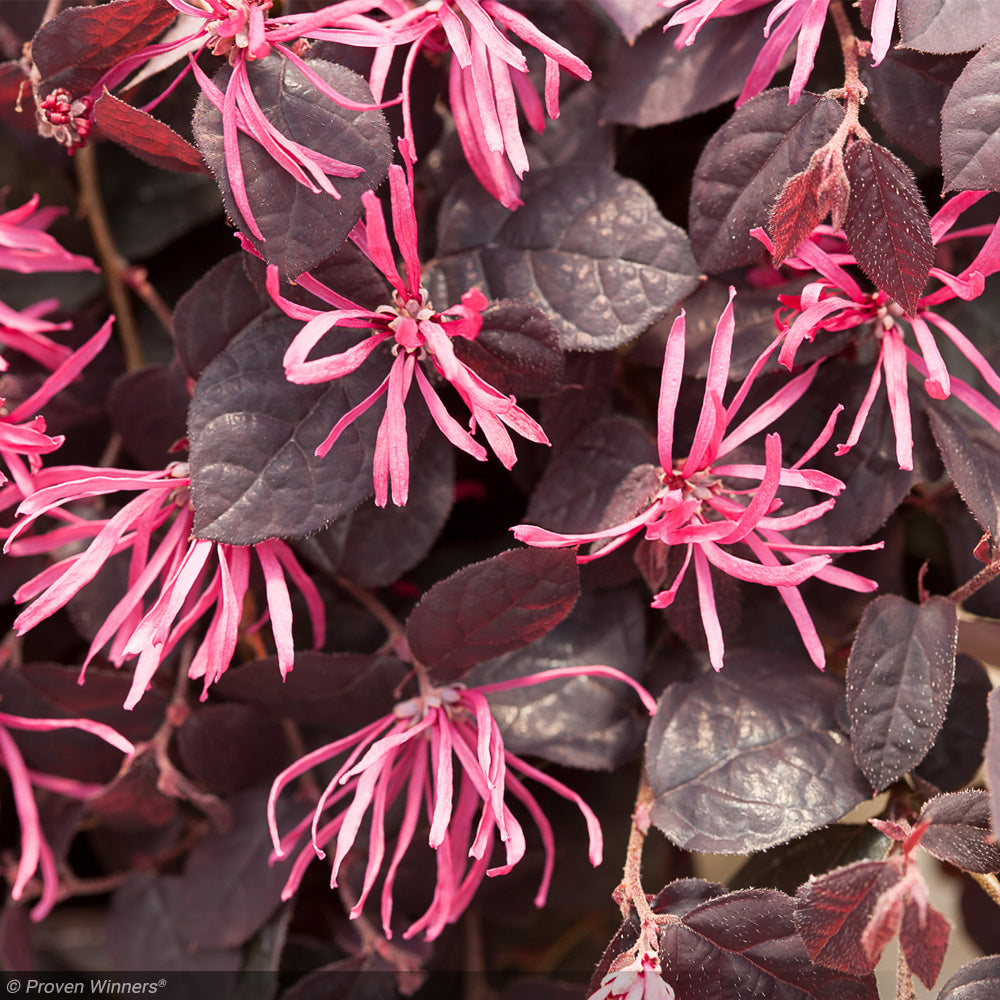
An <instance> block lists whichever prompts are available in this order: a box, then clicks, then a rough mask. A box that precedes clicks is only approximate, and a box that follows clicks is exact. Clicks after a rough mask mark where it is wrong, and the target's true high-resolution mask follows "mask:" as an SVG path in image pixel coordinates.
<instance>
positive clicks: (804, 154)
mask: <svg viewBox="0 0 1000 1000" xmlns="http://www.w3.org/2000/svg"><path fill="white" fill-rule="evenodd" d="M843 120H844V109H843V108H842V107H841V106H840V104H838V103H837V102H836V101H834V100H832V99H831V98H828V97H817V96H816V95H815V94H808V93H806V94H803V95H802V97H801V98H800V100H799V101H798V103H797V104H793V105H791V106H789V104H788V91H787V90H768V91H765V92H764V93H763V94H760V95H758V96H757V97H754V98H752V99H751V100H749V101H747V103H746V104H744V105H743V106H742V107H740V108H739V109H737V111H736V113H735V114H734V115H733V117H732V118H730V119H729V121H728V122H726V124H725V125H723V127H722V128H721V129H719V131H718V132H716V133H715V135H714V136H712V138H711V139H710V140H709V142H708V144H707V145H706V146H705V149H704V151H703V152H702V154H701V158H700V159H699V160H698V166H697V169H696V170H695V175H694V180H693V182H692V187H691V204H690V210H689V218H690V227H691V248H692V250H693V251H694V255H695V258H696V260H697V261H698V263H699V264H701V265H702V267H704V268H705V270H706V271H708V272H709V273H710V274H717V273H718V272H720V271H726V270H729V269H730V268H733V267H743V266H746V265H748V264H752V263H754V262H755V261H756V260H758V259H759V258H760V256H761V254H762V252H763V248H762V247H761V245H760V243H758V242H757V240H755V239H754V238H753V237H752V236H751V235H750V230H751V229H754V228H755V227H757V226H763V225H764V224H765V222H766V221H767V213H768V210H769V209H770V206H771V202H772V201H773V200H774V197H775V195H776V193H777V192H779V191H780V190H781V189H782V187H783V186H784V184H785V182H786V181H787V180H788V178H789V177H792V176H793V175H794V174H797V173H799V171H801V170H804V169H805V168H806V167H807V166H808V165H809V160H810V158H811V157H812V155H813V153H815V152H816V150H817V149H819V148H820V146H822V145H823V144H824V143H826V142H827V141H828V140H829V139H830V138H831V137H832V136H833V134H834V133H835V132H836V131H837V127H838V126H839V125H840V123H841V122H842V121H843Z"/></svg>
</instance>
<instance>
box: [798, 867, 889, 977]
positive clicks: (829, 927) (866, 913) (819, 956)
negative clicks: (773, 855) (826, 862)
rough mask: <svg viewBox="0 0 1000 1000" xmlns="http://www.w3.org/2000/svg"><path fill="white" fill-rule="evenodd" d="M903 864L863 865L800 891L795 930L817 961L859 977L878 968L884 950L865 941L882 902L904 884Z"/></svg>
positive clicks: (824, 877) (840, 870) (834, 873)
mask: <svg viewBox="0 0 1000 1000" xmlns="http://www.w3.org/2000/svg"><path fill="white" fill-rule="evenodd" d="M903 861H904V859H903V858H902V857H901V856H897V857H894V858H891V859H890V860H888V861H859V862H857V863H856V864H853V865H847V866H846V867H844V868H838V869H836V870H835V871H832V872H829V873H828V874H826V875H821V876H820V877H819V878H810V880H809V881H808V882H807V883H806V884H805V885H803V886H802V887H801V888H800V889H799V891H798V893H797V894H796V905H795V928H796V930H797V931H798V932H799V935H800V937H801V938H802V940H803V941H804V942H805V946H806V948H807V949H808V950H809V954H810V955H811V956H812V958H813V960H814V961H816V962H819V963H820V964H821V965H825V966H827V967H828V968H831V969H839V970H841V971H842V972H851V973H853V974H855V975H862V974H864V973H866V972H871V971H872V970H873V969H874V968H875V966H876V965H877V964H878V959H879V954H881V950H879V952H878V953H872V952H869V951H868V950H867V949H866V948H865V947H864V945H863V943H862V939H863V936H864V933H865V930H866V929H867V927H868V925H869V921H870V920H871V918H872V916H873V915H874V914H875V909H876V906H877V905H878V902H879V899H880V898H881V897H882V895H883V894H884V893H886V892H888V891H889V890H891V889H892V888H893V887H894V886H896V885H897V883H899V882H900V880H901V879H902V877H903ZM890 936H891V935H890ZM882 944H883V947H884V944H885V942H883V943H882Z"/></svg>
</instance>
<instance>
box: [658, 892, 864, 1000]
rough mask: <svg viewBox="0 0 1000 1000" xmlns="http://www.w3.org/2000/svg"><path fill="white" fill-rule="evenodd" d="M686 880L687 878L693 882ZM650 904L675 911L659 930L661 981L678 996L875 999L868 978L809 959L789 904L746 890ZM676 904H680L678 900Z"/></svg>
mask: <svg viewBox="0 0 1000 1000" xmlns="http://www.w3.org/2000/svg"><path fill="white" fill-rule="evenodd" d="M692 881H693V880H692ZM670 888H671V887H669V886H668V888H667V890H665V892H664V893H661V894H660V895H659V896H658V897H657V898H656V899H655V900H654V901H653V906H654V909H655V910H656V911H657V912H663V910H664V909H665V907H667V906H669V909H670V911H671V912H674V913H675V914H677V915H678V916H680V918H681V919H680V920H679V921H678V922H676V923H668V924H666V925H665V926H664V928H663V930H662V931H661V932H660V963H661V965H662V966H663V969H664V973H663V978H664V980H665V981H666V982H668V983H669V984H670V985H671V986H673V988H674V990H675V992H676V994H677V996H678V997H685V998H688V997H690V998H694V997H699V998H704V1000H730V998H735V997H739V998H740V1000H876V998H877V997H878V991H877V989H876V986H875V981H874V978H873V977H871V976H867V975H860V976H858V975H846V976H845V975H842V974H841V973H838V972H833V971H831V970H830V969H827V968H823V967H821V966H819V965H816V964H814V963H813V961H812V960H811V959H810V957H809V954H808V953H807V951H806V948H805V946H804V945H803V944H802V942H801V941H800V940H799V937H798V934H797V933H796V928H795V923H794V921H793V913H794V906H795V904H794V901H793V900H792V899H791V898H790V897H788V896H786V895H784V894H783V893H780V892H775V891H773V890H771V889H746V890H742V891H740V892H731V893H727V894H726V895H722V896H717V897H716V898H714V899H707V900H705V901H704V902H696V903H695V905H694V906H691V905H690V904H689V903H681V902H680V901H679V900H678V901H677V902H676V903H674V905H670V903H671V902H672V901H671V900H670V897H669V892H670ZM678 904H679V905H678ZM678 910H680V912H679V913H678Z"/></svg>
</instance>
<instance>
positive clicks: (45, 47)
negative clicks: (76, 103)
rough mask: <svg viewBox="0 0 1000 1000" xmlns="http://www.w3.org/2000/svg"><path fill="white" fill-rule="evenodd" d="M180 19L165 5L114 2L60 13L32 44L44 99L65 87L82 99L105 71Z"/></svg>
mask: <svg viewBox="0 0 1000 1000" xmlns="http://www.w3.org/2000/svg"><path fill="white" fill-rule="evenodd" d="M176 17H177V11H176V9H175V8H173V7H171V6H170V4H169V3H167V2H166V0H113V2H111V3H108V4H102V5H100V6H96V7H89V6H88V7H68V8H67V9H66V10H62V11H59V13H58V14H56V16H55V17H53V18H52V19H51V20H49V21H46V23H45V24H43V25H42V27H41V28H39V30H38V33H37V34H36V35H35V37H34V38H33V39H32V42H31V58H32V60H33V61H34V63H35V66H36V67H37V69H38V72H39V73H40V74H41V76H42V83H41V85H40V89H41V92H42V94H43V95H46V94H48V93H49V92H50V91H52V90H54V89H55V88H56V87H64V88H66V90H68V91H69V92H70V93H71V94H72V95H73V96H74V97H83V96H84V94H85V93H86V92H87V91H89V90H90V89H91V87H93V86H94V84H96V83H97V81H98V80H99V79H100V78H101V77H102V76H103V75H104V73H105V72H106V71H107V70H109V69H110V68H111V67H112V66H115V65H116V64H117V63H119V62H120V61H121V60H122V59H124V58H125V57H126V56H129V55H132V54H133V53H135V52H138V51H139V50H140V49H141V48H142V47H143V46H144V45H147V44H149V43H150V42H152V41H153V40H154V39H155V38H156V36H157V35H160V34H162V32H163V31H165V30H166V28H168V27H169V26H170V24H171V23H173V21H174V20H175V19H176Z"/></svg>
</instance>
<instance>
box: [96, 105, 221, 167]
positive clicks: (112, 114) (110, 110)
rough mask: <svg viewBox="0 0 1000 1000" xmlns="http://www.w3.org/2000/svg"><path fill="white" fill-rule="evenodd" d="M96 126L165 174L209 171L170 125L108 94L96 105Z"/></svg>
mask: <svg viewBox="0 0 1000 1000" xmlns="http://www.w3.org/2000/svg"><path fill="white" fill-rule="evenodd" d="M94 122H95V123H96V124H97V127H98V128H99V129H100V130H101V132H103V133H104V135H106V136H107V137H108V138H109V139H113V140H114V141H115V142H117V143H118V144H119V145H121V146H124V147H125V148H126V149H127V150H128V151H129V152H130V153H134V154H135V155H136V156H138V157H139V159H141V160H145V161H146V162H147V163H152V164H153V166H154V167H161V168H162V169H164V170H180V171H181V172H182V173H194V174H203V173H207V172H208V170H207V169H206V167H205V161H204V160H203V159H202V157H201V153H199V152H198V150H197V149H195V148H194V146H192V145H191V143H189V142H188V141H187V139H182V138H181V137H180V136H179V135H178V134H177V133H176V132H175V131H174V130H173V129H172V128H171V127H170V126H169V125H165V124H164V123H163V122H161V121H160V120H159V119H157V118H154V117H153V116H152V115H150V114H147V113H146V112H145V111H140V110H139V109H138V108H133V107H132V105H131V104H126V103H125V102H124V101H120V100H118V98H117V97H115V96H114V94H109V93H108V92H107V91H105V92H104V93H103V94H102V95H101V97H100V98H98V100H97V101H96V102H95V104H94Z"/></svg>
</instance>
